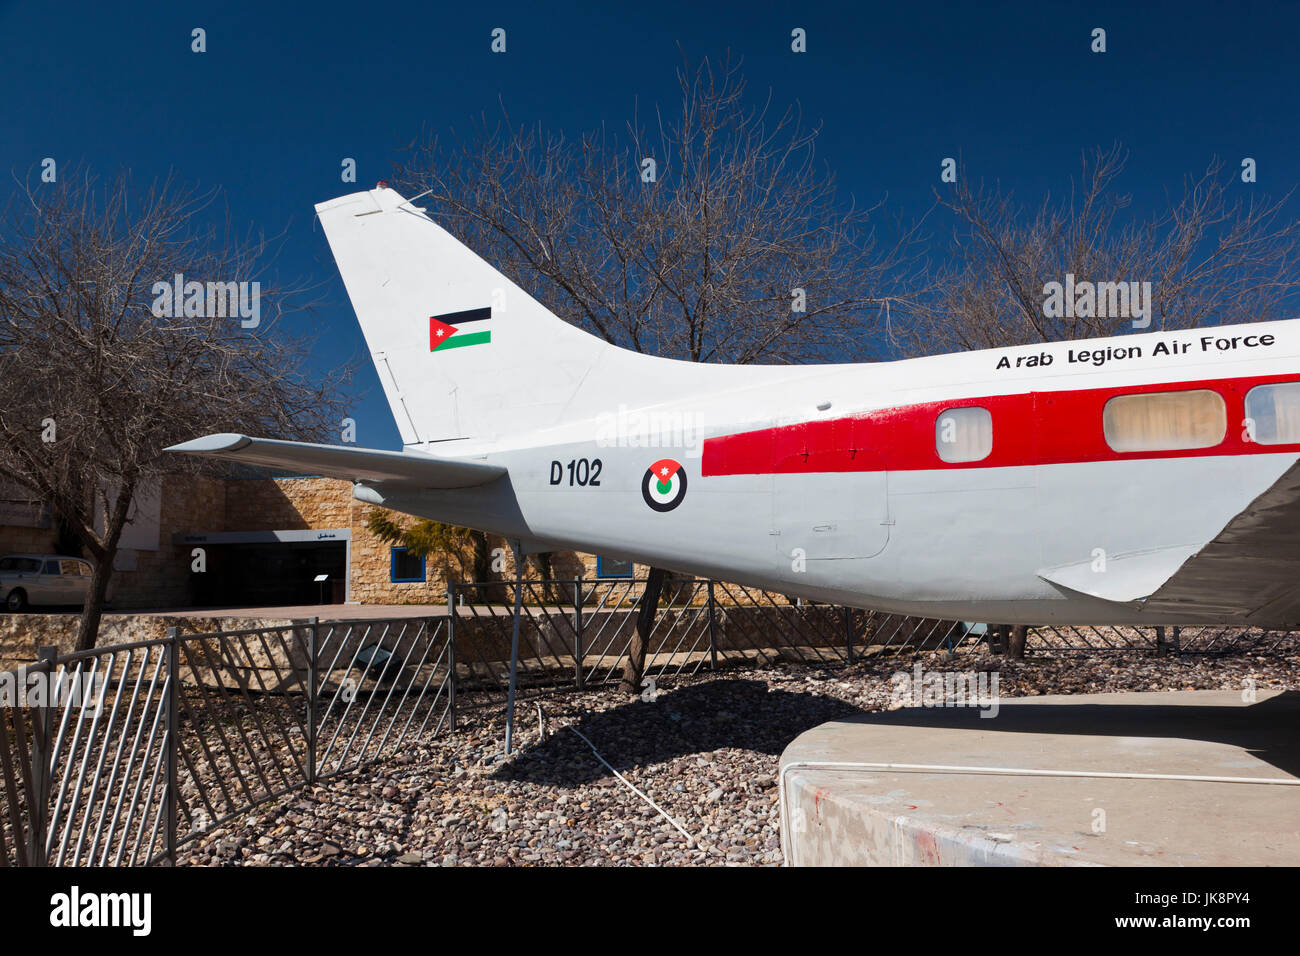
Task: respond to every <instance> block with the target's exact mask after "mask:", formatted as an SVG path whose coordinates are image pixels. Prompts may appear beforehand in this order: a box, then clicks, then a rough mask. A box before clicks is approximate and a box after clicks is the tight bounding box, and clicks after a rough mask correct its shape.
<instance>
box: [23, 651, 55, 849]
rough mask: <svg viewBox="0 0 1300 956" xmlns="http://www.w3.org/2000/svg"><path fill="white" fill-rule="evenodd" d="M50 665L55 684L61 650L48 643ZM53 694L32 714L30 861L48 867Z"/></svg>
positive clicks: (43, 656)
mask: <svg viewBox="0 0 1300 956" xmlns="http://www.w3.org/2000/svg"><path fill="white" fill-rule="evenodd" d="M37 653H38V656H39V658H40V661H41V663H42V664H44V665H45V667H46V671H45V674H46V678H47V679H48V680H49V681H50V684H51V686H52V685H53V677H54V673H55V666H54V661H55V659H56V658H57V657H58V656H59V649H58V648H57V647H54V646H52V645H49V644H47V645H44V646H43V647H41V649H40V650H39V651H38V652H37ZM50 696H51V695H49V694H46V695H45V702H44V704H43V705H42V706H40V707H37V708H34V709H35V713H34V714H33V715H32V802H33V803H34V804H35V806H32V807H28V808H27V809H28V813H29V814H31V818H32V819H31V829H30V830H29V831H28V834H27V862H28V865H29V866H47V865H48V864H49V860H48V859H47V858H46V848H45V839H46V830H47V828H48V827H49V820H50V788H51V785H52V783H53V778H54V765H53V757H54V746H53V744H54V740H53V737H54V708H53V707H52V706H51V704H53V701H51V700H50V699H49V698H50Z"/></svg>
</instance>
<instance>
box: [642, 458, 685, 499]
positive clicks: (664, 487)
mask: <svg viewBox="0 0 1300 956" xmlns="http://www.w3.org/2000/svg"><path fill="white" fill-rule="evenodd" d="M641 497H642V498H644V499H645V503H646V504H648V505H649V506H650V507H651V508H653V509H654V510H655V511H672V510H673V509H674V508H676V507H677V506H678V505H679V504H681V503H682V499H683V498H685V497H686V470H685V469H684V468H682V464H681V462H679V461H674V460H673V459H671V458H661V459H659V460H658V461H657V462H655V463H654V464H653V465H651V466H650V467H649V468H647V469H646V471H645V477H644V478H642V479H641Z"/></svg>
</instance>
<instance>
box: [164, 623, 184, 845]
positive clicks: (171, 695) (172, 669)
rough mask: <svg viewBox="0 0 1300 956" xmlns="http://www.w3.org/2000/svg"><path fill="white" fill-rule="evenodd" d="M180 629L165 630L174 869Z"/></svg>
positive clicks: (169, 806) (169, 841) (169, 819)
mask: <svg viewBox="0 0 1300 956" xmlns="http://www.w3.org/2000/svg"><path fill="white" fill-rule="evenodd" d="M179 656H180V628H178V627H169V628H167V824H166V825H167V832H166V834H165V836H164V839H165V840H166V841H167V844H166V847H167V860H168V862H170V863H171V865H172V866H175V865H176V841H177V838H178V834H177V832H176V831H177V829H178V827H179V821H178V820H177V799H178V797H179V793H178V790H179V788H180V772H179V769H178V763H179V761H178V760H177V749H178V748H179V747H180V740H179V732H180V706H179V700H178V699H177V695H178V694H180V674H181V669H180V662H179V661H178V657H179Z"/></svg>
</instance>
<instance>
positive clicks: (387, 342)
mask: <svg viewBox="0 0 1300 956" xmlns="http://www.w3.org/2000/svg"><path fill="white" fill-rule="evenodd" d="M316 208H317V212H318V214H319V217H320V220H321V223H322V226H323V227H324V231H325V235H326V237H327V238H328V240H329V243H330V246H331V248H332V250H333V252H334V256H335V259H336V261H337V263H338V266H339V269H340V272H341V274H342V276H343V279H344V283H345V285H346V287H347V290H348V294H349V296H350V298H351V300H352V304H353V306H354V308H355V310H356V313H357V317H358V319H359V321H360V323H361V327H362V330H363V332H364V334H365V338H366V342H367V344H368V346H369V348H370V350H371V352H372V355H373V357H374V361H375V364H376V367H377V370H378V372H379V377H380V380H381V382H382V383H383V387H384V390H385V394H386V397H387V399H388V401H389V403H390V405H391V407H392V409H393V413H394V416H395V418H396V420H397V425H398V428H399V430H400V431H401V435H402V441H403V444H404V449H403V451H401V452H390V451H373V450H367V449H361V448H356V447H354V446H347V445H345V446H324V445H306V444H301V443H292V442H279V441H274V440H269V439H260V438H249V437H246V436H239V435H213V436H207V437H205V438H200V439H197V440H195V441H192V442H188V443H186V444H184V445H180V446H177V447H176V448H175V449H173V450H175V451H181V452H186V453H191V454H202V455H212V456H217V457H222V458H227V459H231V460H237V461H243V462H247V463H252V464H261V465H266V466H270V467H275V468H280V469H292V470H295V471H298V472H304V473H311V474H324V475H332V476H335V477H339V478H347V479H350V480H352V481H354V482H355V490H354V493H355V495H356V497H357V498H358V499H360V500H362V501H366V502H370V503H374V504H382V505H383V506H385V507H388V508H393V509H395V510H398V511H401V512H406V513H409V514H412V515H419V516H423V517H428V518H434V519H436V520H439V521H444V522H450V523H454V524H458V525H463V526H467V527H473V528H477V529H480V530H483V531H487V532H491V533H495V534H499V535H503V536H505V537H506V538H507V539H511V540H517V541H519V542H521V543H522V546H523V548H524V549H525V550H526V551H529V552H532V551H539V550H560V549H576V550H580V551H585V552H594V553H600V554H603V555H607V556H611V557H617V558H622V559H626V560H631V561H634V562H637V563H640V564H643V565H655V566H661V567H666V568H670V569H672V570H674V571H679V572H687V573H693V574H697V575H701V576H709V577H714V578H718V579H723V580H729V581H737V582H740V583H745V584H751V585H756V586H760V587H764V588H767V589H771V590H775V591H779V592H781V593H785V594H791V595H799V596H803V597H806V598H810V599H815V600H824V601H832V602H837V603H843V604H848V605H852V606H859V607H871V608H878V609H881V610H886V611H892V612H897V613H906V614H915V615H923V616H928V617H942V618H959V619H965V620H979V621H989V622H996V623H1007V624H1017V623H1026V624H1045V623H1061V624H1122V623H1130V624H1206V623H1221V622H1222V623H1238V624H1243V623H1251V624H1259V625H1262V626H1293V625H1296V624H1300V590H1298V589H1297V581H1298V580H1300V578H1298V576H1297V575H1298V573H1300V467H1298V466H1297V461H1298V460H1300V434H1293V433H1292V431H1289V430H1288V428H1289V426H1288V427H1282V426H1281V425H1278V427H1277V428H1276V429H1275V430H1276V431H1278V432H1279V433H1280V434H1282V436H1283V437H1284V438H1286V439H1287V441H1286V442H1285V443H1277V442H1274V443H1265V442H1261V441H1258V440H1255V437H1253V436H1252V432H1253V431H1254V423H1253V422H1247V421H1245V419H1246V418H1247V416H1246V414H1245V408H1246V406H1245V402H1246V401H1247V399H1246V396H1247V395H1248V394H1252V393H1251V389H1255V388H1260V387H1262V386H1274V385H1279V384H1280V385H1285V383H1287V382H1293V381H1294V382H1300V320H1292V321H1283V322H1270V323H1262V324H1256V325H1244V326H1234V327H1221V328H1214V329H1204V330H1189V331H1178V332H1159V333H1150V334H1134V335H1126V336H1123V337H1119V338H1112V339H1104V340H1094V341H1089V342H1082V343H1078V342H1076V343H1053V344H1047V345H1035V346H1023V347H1018V348H1009V349H994V350H988V351H978V352H968V353H962V354H956V355H945V356H936V357H931V358H921V359H909V360H905V361H897V362H883V363H874V364H853V365H830V366H723V365H701V364H694V363H689V362H679V361H674V360H669V359H662V358H656V357H653V356H646V355H641V354H637V353H633V352H629V351H626V350H623V349H619V348H617V347H615V346H612V345H610V344H608V343H606V342H604V341H603V340H601V339H598V338H596V337H594V336H591V335H588V334H587V333H585V332H582V331H581V330H579V329H577V328H575V327H573V326H570V325H568V324H567V323H565V322H563V321H562V320H560V319H558V318H557V317H555V316H554V315H552V314H551V313H550V312H548V311H547V310H546V309H545V308H544V307H543V306H542V305H540V304H539V303H538V302H536V301H535V300H534V299H532V298H531V297H530V296H528V295H527V294H526V293H525V292H524V291H523V290H521V289H520V288H519V287H518V286H516V285H515V284H514V283H513V282H511V281H510V280H509V279H507V278H506V277H504V276H502V275H501V274H500V273H498V272H497V271H496V270H494V269H493V268H492V267H491V266H490V265H488V264H487V263H486V262H484V261H483V260H482V259H480V258H479V257H478V256H476V255H475V254H474V253H472V252H471V251H470V250H468V249H467V248H465V247H464V246H463V245H462V244H461V243H459V242H458V241H456V240H455V239H454V238H453V237H452V236H450V235H449V234H448V233H447V232H445V231H444V230H443V229H441V228H440V227H439V226H437V225H436V224H435V223H433V222H432V221H431V220H430V219H429V218H428V217H427V216H425V215H424V213H423V211H422V210H420V209H418V208H416V207H415V206H413V205H411V204H410V203H408V202H406V201H405V200H404V199H403V198H402V197H401V196H399V195H398V194H397V193H396V192H394V191H393V190H391V189H388V188H386V187H383V186H381V187H380V188H378V189H375V190H371V191H367V192H361V193H357V194H354V195H350V196H344V197H341V198H339V199H335V200H332V201H330V202H326V203H322V204H321V205H319V206H317V207H316ZM458 339H459V342H457V340H458ZM451 343H457V344H456V345H455V346H452V345H451ZM462 343H463V344H462ZM1107 350H1110V351H1107ZM1297 389H1300V386H1297ZM1207 391H1209V392H1214V393H1215V394H1217V395H1218V396H1219V397H1218V399H1213V398H1211V397H1209V396H1206V395H1199V396H1194V397H1195V398H1196V400H1197V402H1198V403H1199V404H1198V406H1197V407H1198V408H1199V407H1205V408H1210V409H1211V410H1212V411H1214V415H1211V416H1209V418H1205V420H1203V421H1198V422H1193V423H1192V424H1191V425H1190V426H1188V427H1189V428H1191V430H1192V432H1194V433H1195V440H1196V445H1195V447H1174V448H1167V447H1156V448H1145V449H1141V450H1137V451H1123V450H1116V448H1114V447H1112V445H1111V444H1110V442H1111V441H1112V437H1111V435H1110V432H1109V431H1107V430H1106V428H1109V427H1110V426H1109V425H1107V426H1106V428H1104V427H1103V416H1104V415H1109V414H1110V412H1109V411H1107V409H1108V408H1110V407H1111V406H1108V404H1107V403H1109V402H1110V401H1111V400H1112V399H1114V398H1117V397H1119V398H1122V397H1124V396H1127V395H1130V394H1150V393H1154V392H1166V393H1171V394H1172V393H1184V392H1198V393H1203V392H1207ZM1266 391H1267V390H1266ZM1253 394H1256V395H1258V394H1263V393H1262V392H1257V393H1253ZM1268 394H1270V395H1272V394H1274V393H1273V392H1269V393H1268ZM1277 394H1278V395H1283V394H1285V395H1288V396H1289V395H1290V394H1291V393H1290V392H1286V391H1285V389H1284V390H1283V392H1279V393H1277ZM1171 400H1172V401H1180V400H1181V399H1171ZM1278 400H1279V401H1281V398H1279V399H1278ZM1161 401H1163V400H1161ZM1288 401H1289V398H1288ZM1220 402H1221V405H1222V408H1221V410H1220V409H1219V403H1220ZM969 407H975V408H979V409H984V410H985V412H986V413H987V415H985V412H974V413H969V416H972V417H979V418H980V419H981V421H982V422H983V425H984V427H983V431H981V430H980V428H979V427H975V428H974V429H973V431H972V432H971V434H970V435H968V436H967V438H968V439H970V440H971V441H970V442H969V443H970V444H972V447H976V446H982V447H976V451H975V453H978V452H979V451H981V450H986V453H985V454H983V456H982V457H980V458H978V459H976V460H967V461H955V462H954V461H945V460H944V458H943V457H942V456H941V449H942V448H943V445H942V442H943V441H944V440H946V438H945V436H943V435H942V434H941V433H942V432H943V430H944V428H945V427H946V424H945V423H946V421H947V419H945V420H943V421H941V420H940V419H941V418H942V417H943V416H945V415H947V416H951V414H952V410H953V409H960V408H969ZM1279 407H1280V406H1279ZM1220 411H1221V414H1220ZM1161 414H1164V413H1163V412H1162V413H1161ZM1170 414H1171V415H1173V416H1174V418H1176V416H1177V413H1176V412H1171V413H1170ZM1278 416H1279V418H1278V421H1279V422H1281V421H1282V412H1279V413H1278ZM1156 417H1159V416H1156ZM1166 417H1168V416H1166ZM1202 417H1203V418H1204V416H1202ZM1174 418H1169V420H1170V421H1173V420H1174ZM1211 419H1213V420H1211ZM1219 419H1221V420H1222V422H1221V424H1222V427H1221V431H1222V437H1221V438H1220V439H1219V440H1217V441H1213V442H1211V443H1209V444H1206V443H1205V442H1206V441H1208V439H1207V438H1206V437H1205V436H1206V435H1207V434H1209V432H1207V429H1209V430H1210V431H1213V434H1210V436H1209V437H1210V438H1214V437H1215V435H1217V434H1218V433H1219V432H1218V431H1217V430H1216V429H1219V425H1218V424H1216V422H1217V421H1218V420H1219ZM964 420H965V419H963V421H964ZM1153 420H1154V419H1153ZM1122 424H1123V423H1122V422H1121V425H1122ZM1117 427H1119V426H1117ZM1134 427H1139V426H1134ZM1171 427H1173V426H1171ZM1180 427H1181V426H1180ZM1140 430H1141V429H1140V427H1139V431H1140ZM990 437H991V444H990ZM1159 442H1160V439H1158V438H1157V439H1156V444H1159ZM1175 443H1176V442H1175ZM652 466H653V467H655V468H657V469H658V471H657V472H652V470H651V469H652ZM664 469H667V470H666V471H665V470H664ZM661 478H664V479H665V480H663V481H662V483H661V480H660V479H661Z"/></svg>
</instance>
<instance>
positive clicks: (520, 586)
mask: <svg viewBox="0 0 1300 956" xmlns="http://www.w3.org/2000/svg"><path fill="white" fill-rule="evenodd" d="M510 550H511V551H513V552H514V555H515V614H514V620H513V621H512V622H511V625H510V688H509V690H508V691H507V692H506V756H507V757H509V756H510V755H511V753H513V752H514V751H513V747H514V739H515V676H516V675H517V673H518V671H519V615H520V614H521V613H522V611H523V606H524V549H523V546H522V545H521V544H520V543H519V542H518V541H517V540H511V542H510Z"/></svg>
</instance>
